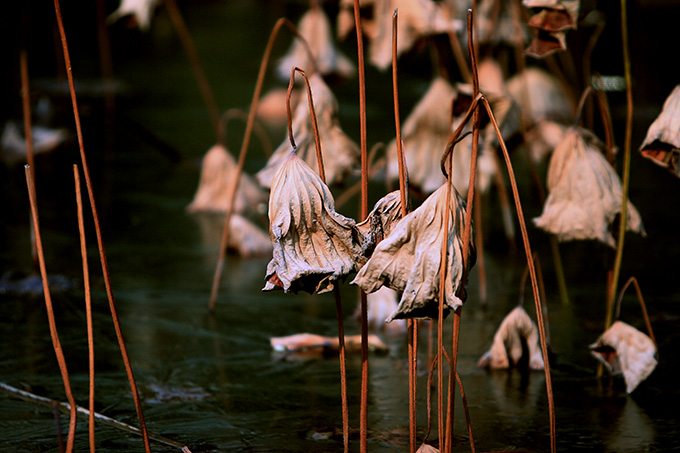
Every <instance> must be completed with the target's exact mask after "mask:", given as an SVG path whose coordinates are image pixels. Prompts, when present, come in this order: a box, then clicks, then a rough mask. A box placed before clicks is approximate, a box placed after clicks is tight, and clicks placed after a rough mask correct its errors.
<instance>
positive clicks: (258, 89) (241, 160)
mask: <svg viewBox="0 0 680 453" xmlns="http://www.w3.org/2000/svg"><path fill="white" fill-rule="evenodd" d="M284 25H285V26H286V27H288V29H289V30H290V31H291V32H292V33H293V34H294V35H295V36H296V37H298V38H299V39H300V40H302V42H303V43H304V45H305V48H306V49H307V52H309V54H310V59H311V61H312V62H313V61H314V58H313V57H311V50H310V49H309V45H307V42H306V41H305V40H304V38H302V36H301V35H300V33H299V32H298V31H297V29H296V28H295V25H293V24H292V23H291V22H290V21H289V20H288V19H286V18H284V17H281V18H279V20H277V21H276V23H275V24H274V27H273V28H272V32H271V34H270V35H269V40H268V41H267V46H266V47H265V50H264V55H263V56H262V61H261V62H260V69H259V72H258V74H257V81H256V82H255V91H254V92H253V99H252V101H251V102H250V110H249V111H248V121H247V122H246V130H245V132H244V134H243V142H242V143H241V150H240V151H239V156H238V162H237V164H236V171H235V172H234V177H233V179H232V180H231V184H230V185H229V187H228V192H227V194H228V195H227V200H228V203H227V210H226V211H227V213H226V217H225V219H224V228H223V229H222V241H221V243H220V252H219V257H218V258H217V264H216V266H215V274H214V276H213V283H212V289H211V291H210V301H209V303H208V308H209V310H210V311H214V310H215V307H216V305H217V294H218V292H219V286H220V278H221V277H222V272H223V271H224V262H225V260H226V256H227V245H228V244H229V224H230V223H231V217H232V214H233V208H234V200H235V199H236V192H237V190H238V183H239V180H240V179H241V173H242V172H243V166H244V164H245V161H246V155H247V154H248V145H249V144H250V136H251V135H252V131H253V126H254V124H255V114H256V113H257V105H258V103H259V101H260V94H261V93H262V85H263V83H264V76H265V75H266V72H267V65H268V64H269V58H270V56H271V52H272V48H273V47H274V42H275V41H276V37H277V36H278V34H279V31H280V30H281V27H282V26H284ZM315 69H316V68H315Z"/></svg>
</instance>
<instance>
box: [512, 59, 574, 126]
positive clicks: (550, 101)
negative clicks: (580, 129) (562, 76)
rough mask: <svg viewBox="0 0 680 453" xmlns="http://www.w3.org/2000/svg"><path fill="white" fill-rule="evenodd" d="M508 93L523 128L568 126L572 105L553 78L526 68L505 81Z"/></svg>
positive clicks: (572, 112)
mask: <svg viewBox="0 0 680 453" xmlns="http://www.w3.org/2000/svg"><path fill="white" fill-rule="evenodd" d="M507 86H508V92H509V93H510V96H512V98H513V99H514V101H515V102H516V103H517V105H519V108H520V111H521V114H522V121H524V125H525V127H528V128H529V127H532V126H534V125H536V124H539V123H541V122H543V121H546V120H548V121H556V122H558V123H570V122H571V120H572V119H573V117H574V110H575V109H574V106H575V102H574V100H573V99H572V97H571V95H570V94H569V92H567V90H566V89H565V88H564V87H563V85H562V84H561V83H560V81H559V80H558V79H557V77H555V76H554V75H552V74H550V73H549V72H547V71H545V70H544V69H541V68H537V67H529V68H527V69H525V70H524V71H522V72H519V73H517V74H515V75H514V76H512V77H511V78H510V79H509V80H508V84H507Z"/></svg>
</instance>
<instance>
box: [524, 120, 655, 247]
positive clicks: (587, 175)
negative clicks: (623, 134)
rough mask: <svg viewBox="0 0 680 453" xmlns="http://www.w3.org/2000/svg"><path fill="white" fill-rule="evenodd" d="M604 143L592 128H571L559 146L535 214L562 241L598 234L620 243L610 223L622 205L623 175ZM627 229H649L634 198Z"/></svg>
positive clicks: (604, 239)
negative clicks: (544, 197)
mask: <svg viewBox="0 0 680 453" xmlns="http://www.w3.org/2000/svg"><path fill="white" fill-rule="evenodd" d="M602 150H604V144H603V143H602V142H601V141H600V140H599V139H598V138H597V137H596V136H595V135H594V134H593V133H591V132H590V131H588V130H586V129H583V128H581V127H572V128H570V129H569V130H568V131H567V132H566V134H565V136H564V139H563V140H562V141H561V142H560V144H559V145H558V146H557V148H555V151H554V152H553V155H552V157H551V159H550V166H549V168H548V184H547V187H548V191H549V192H550V194H549V195H548V199H547V200H546V202H545V206H544V207H543V214H542V215H541V216H540V217H538V218H535V219H534V223H535V224H536V225H537V226H538V227H539V228H541V229H543V230H545V231H547V232H548V233H552V234H554V235H556V236H557V239H558V240H560V241H570V240H574V239H597V240H599V241H601V242H603V243H605V244H607V245H609V246H611V247H615V243H614V237H613V236H612V235H611V233H610V225H611V224H612V222H613V221H614V219H615V218H616V216H617V215H618V214H619V213H620V211H621V195H622V191H621V180H620V179H619V176H618V175H617V174H616V171H615V170H614V168H613V167H612V166H611V165H610V164H609V162H607V160H606V158H605V157H604V155H603V154H602ZM627 214H628V215H627V217H628V219H627V229H628V230H630V231H634V232H637V233H640V234H642V235H643V236H644V235H645V232H644V228H643V226H642V220H641V219H640V214H639V213H638V211H637V209H635V207H634V206H633V204H632V203H630V201H629V202H628V209H627Z"/></svg>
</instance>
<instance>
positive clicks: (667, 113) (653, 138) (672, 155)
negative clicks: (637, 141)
mask: <svg viewBox="0 0 680 453" xmlns="http://www.w3.org/2000/svg"><path fill="white" fill-rule="evenodd" d="M640 152H641V153H642V155H643V156H644V157H646V158H648V159H650V160H651V161H652V162H654V163H655V164H657V165H660V166H662V167H665V168H667V169H668V170H669V171H670V172H671V173H673V174H674V175H675V176H677V177H678V178H680V85H677V86H676V87H675V88H673V91H672V92H671V94H670V96H668V98H666V101H665V102H664V104H663V110H662V111H661V114H659V116H658V117H657V118H656V119H655V120H654V122H653V123H652V125H651V126H649V129H648V130H647V136H646V137H645V141H644V142H643V143H642V146H640Z"/></svg>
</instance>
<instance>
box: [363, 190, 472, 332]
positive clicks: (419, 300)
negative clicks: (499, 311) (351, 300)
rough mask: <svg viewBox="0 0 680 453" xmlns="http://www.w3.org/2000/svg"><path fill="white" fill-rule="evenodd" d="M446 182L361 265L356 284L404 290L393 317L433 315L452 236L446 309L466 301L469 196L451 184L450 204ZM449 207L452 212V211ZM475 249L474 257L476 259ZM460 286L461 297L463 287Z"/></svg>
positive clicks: (364, 286) (370, 289)
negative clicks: (465, 242)
mask: <svg viewBox="0 0 680 453" xmlns="http://www.w3.org/2000/svg"><path fill="white" fill-rule="evenodd" d="M446 187H447V185H446V184H444V185H443V186H441V187H440V188H439V189H438V190H437V191H435V192H434V193H433V194H432V195H430V196H429V197H428V198H427V199H426V200H425V201H424V202H423V204H422V205H421V206H420V207H419V208H418V209H416V210H415V211H413V212H411V213H410V214H408V215H407V216H406V217H404V218H403V219H402V220H401V221H399V223H397V225H396V226H395V227H394V229H393V230H392V232H391V233H390V235H389V236H388V237H386V238H385V239H383V241H382V242H380V243H379V244H378V246H377V247H376V249H375V251H374V252H373V255H372V256H371V258H370V259H369V260H368V262H367V263H366V264H365V265H364V267H363V268H362V269H361V270H360V271H359V273H358V274H357V276H356V278H355V279H354V281H352V283H353V284H356V285H359V286H360V287H361V288H362V289H363V290H364V291H366V292H367V293H372V292H374V291H377V290H378V289H379V288H380V287H382V286H383V285H385V286H387V287H389V288H392V289H394V290H396V291H401V292H402V296H401V300H400V302H399V307H398V308H397V310H396V311H395V312H394V313H392V314H391V315H390V317H389V318H388V322H389V321H391V320H392V319H400V318H419V317H430V318H434V317H437V315H438V306H439V267H440V262H441V247H442V241H444V240H445V236H448V242H447V246H448V247H447V248H448V257H449V258H448V261H447V265H446V278H445V312H448V311H449V309H455V308H457V307H459V306H461V305H462V304H463V300H464V299H465V297H466V296H465V294H464V293H465V291H464V286H465V283H464V282H462V273H463V257H462V240H461V237H460V236H461V235H462V231H463V223H464V217H465V201H464V200H463V199H462V197H461V196H460V195H459V194H458V191H457V190H456V189H455V187H453V186H451V201H450V206H446ZM449 209H450V212H449ZM445 216H448V217H449V221H448V231H445V230H444V219H445ZM471 244H474V241H472V242H471ZM473 256H474V250H472V249H471V253H470V257H471V258H470V259H471V261H470V262H474V260H473V258H472V257H473ZM459 290H462V291H460V293H461V294H460V297H459V294H457V293H458V291H459Z"/></svg>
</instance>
